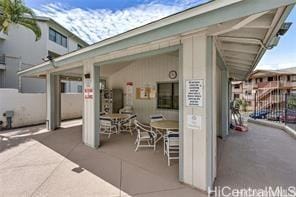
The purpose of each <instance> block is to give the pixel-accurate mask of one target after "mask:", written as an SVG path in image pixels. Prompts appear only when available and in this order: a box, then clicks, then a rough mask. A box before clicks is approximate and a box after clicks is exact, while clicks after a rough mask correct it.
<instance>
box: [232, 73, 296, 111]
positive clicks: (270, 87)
mask: <svg viewBox="0 0 296 197" xmlns="http://www.w3.org/2000/svg"><path fill="white" fill-rule="evenodd" d="M286 93H287V94H289V93H296V67H293V68H287V69H280V70H255V71H254V72H253V73H251V75H250V76H249V78H248V80H247V81H234V82H232V99H237V98H239V99H243V100H245V101H246V102H247V103H248V110H253V109H254V107H255V97H256V100H257V103H258V102H259V103H268V105H274V104H280V102H282V99H280V98H279V95H284V94H286ZM267 101H268V102H267ZM261 107H262V106H261ZM265 107H270V106H265Z"/></svg>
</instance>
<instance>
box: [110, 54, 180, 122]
mask: <svg viewBox="0 0 296 197" xmlns="http://www.w3.org/2000/svg"><path fill="white" fill-rule="evenodd" d="M178 64H179V59H178V55H177V54H176V56H174V55H166V54H165V55H159V56H152V57H148V58H144V59H140V60H136V61H134V62H132V63H131V64H130V65H128V66H126V67H124V68H123V69H121V70H119V71H118V72H116V73H114V74H112V75H111V76H110V77H108V79H107V84H108V87H109V88H111V89H112V88H121V89H123V91H124V95H125V93H126V83H127V82H133V107H134V112H135V113H136V114H137V115H138V119H139V120H140V121H142V122H146V123H148V122H149V121H150V119H149V115H151V114H159V113H161V114H163V115H164V116H165V117H166V118H167V119H174V120H178V110H165V109H157V100H156V97H155V98H154V99H150V100H141V99H136V88H141V87H154V88H157V87H156V86H157V82H169V81H178V78H177V79H173V80H172V79H170V78H169V75H168V74H169V72H170V71H171V70H175V71H177V72H178ZM124 98H126V96H124ZM124 103H125V102H124Z"/></svg>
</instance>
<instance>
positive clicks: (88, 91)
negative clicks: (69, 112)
mask: <svg viewBox="0 0 296 197" xmlns="http://www.w3.org/2000/svg"><path fill="white" fill-rule="evenodd" d="M93 95H94V92H93V89H92V88H89V87H87V88H85V89H84V98H85V99H92V98H93Z"/></svg>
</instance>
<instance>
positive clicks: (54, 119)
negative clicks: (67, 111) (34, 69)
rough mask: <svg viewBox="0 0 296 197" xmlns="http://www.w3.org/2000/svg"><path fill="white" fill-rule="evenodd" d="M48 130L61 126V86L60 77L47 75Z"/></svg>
mask: <svg viewBox="0 0 296 197" xmlns="http://www.w3.org/2000/svg"><path fill="white" fill-rule="evenodd" d="M46 101H47V102H46V105H47V107H46V109H47V121H46V123H47V129H48V130H54V129H57V128H59V127H60V125H61V86H60V76H57V75H53V74H50V73H49V74H47V75H46Z"/></svg>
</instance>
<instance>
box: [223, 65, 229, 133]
mask: <svg viewBox="0 0 296 197" xmlns="http://www.w3.org/2000/svg"><path fill="white" fill-rule="evenodd" d="M221 97H222V98H221V104H222V110H221V113H222V114H221V118H222V132H221V137H222V138H225V137H226V136H227V135H228V133H229V126H228V125H229V85H228V71H227V70H222V84H221Z"/></svg>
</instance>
